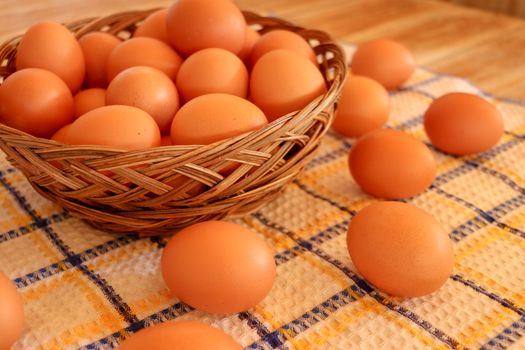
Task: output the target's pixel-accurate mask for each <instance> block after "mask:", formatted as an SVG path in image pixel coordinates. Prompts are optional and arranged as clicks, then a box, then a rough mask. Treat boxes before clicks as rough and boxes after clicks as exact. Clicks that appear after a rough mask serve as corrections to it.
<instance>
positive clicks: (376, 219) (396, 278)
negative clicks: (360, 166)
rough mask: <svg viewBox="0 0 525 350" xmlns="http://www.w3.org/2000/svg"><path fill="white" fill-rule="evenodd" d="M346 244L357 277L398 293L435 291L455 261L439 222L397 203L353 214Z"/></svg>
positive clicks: (383, 203)
mask: <svg viewBox="0 0 525 350" xmlns="http://www.w3.org/2000/svg"><path fill="white" fill-rule="evenodd" d="M347 246H348V252H349V253H350V257H351V258H352V262H353V263H354V265H355V267H356V268H357V271H359V273H360V274H361V275H363V276H364V277H365V278H366V279H367V280H368V281H370V283H372V284H373V285H374V286H376V287H377V288H378V289H380V290H381V291H383V292H385V293H388V294H390V295H394V296H399V297H418V296H423V295H427V294H430V293H432V292H434V291H436V290H437V289H439V288H440V287H441V286H442V285H443V284H444V283H445V282H446V281H447V279H448V278H449V276H450V274H451V273H452V268H453V265H454V254H453V250H452V242H451V240H450V239H449V237H448V234H447V232H446V231H445V230H444V229H443V227H442V226H441V224H440V223H439V222H438V221H437V220H436V219H434V218H433V217H432V216H431V215H430V214H428V213H427V212H425V211H424V210H422V209H419V208H417V207H415V206H413V205H410V204H406V203H401V202H378V203H374V204H372V205H370V206H368V207H366V208H365V209H363V210H361V211H360V212H359V213H357V215H356V216H355V217H354V218H353V219H352V221H351V222H350V226H349V228H348V234H347Z"/></svg>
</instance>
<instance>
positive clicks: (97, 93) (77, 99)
mask: <svg viewBox="0 0 525 350" xmlns="http://www.w3.org/2000/svg"><path fill="white" fill-rule="evenodd" d="M73 103H74V113H73V116H74V118H75V119H78V118H79V117H80V116H81V115H84V114H86V113H87V112H89V111H92V110H94V109H96V108H99V107H103V106H105V105H106V89H100V88H93V89H86V90H82V91H80V92H79V93H77V94H76V95H75V96H74V97H73Z"/></svg>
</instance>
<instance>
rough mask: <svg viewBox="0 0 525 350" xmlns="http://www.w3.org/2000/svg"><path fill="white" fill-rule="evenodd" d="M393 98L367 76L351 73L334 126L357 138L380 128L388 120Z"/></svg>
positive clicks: (338, 106)
mask: <svg viewBox="0 0 525 350" xmlns="http://www.w3.org/2000/svg"><path fill="white" fill-rule="evenodd" d="M389 113H390V97H389V96H388V92H387V91H386V90H385V88H384V87H383V86H382V85H381V84H379V83H378V82H376V81H375V80H372V79H370V78H367V77H360V76H355V75H354V76H349V77H348V78H347V79H346V82H345V84H344V86H343V91H342V93H341V97H340V98H339V102H338V105H337V110H336V112H335V119H334V122H333V124H332V128H333V129H334V130H336V131H337V132H339V133H340V134H341V135H344V136H346V137H358V136H362V135H364V134H366V133H367V132H369V131H372V130H375V129H379V128H381V127H382V126H383V125H384V124H385V123H386V121H387V120H388V115H389Z"/></svg>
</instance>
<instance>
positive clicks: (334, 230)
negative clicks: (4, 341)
mask: <svg viewBox="0 0 525 350" xmlns="http://www.w3.org/2000/svg"><path fill="white" fill-rule="evenodd" d="M348 222H349V221H348V220H344V221H342V222H340V223H337V224H335V225H333V226H330V227H328V228H327V229H325V230H323V231H321V232H319V233H318V234H317V235H314V236H312V237H310V238H309V239H308V240H307V241H302V242H300V243H298V244H297V245H296V246H294V247H292V248H290V249H286V250H285V251H283V252H279V253H278V254H276V255H275V256H274V259H275V263H276V265H277V266H278V265H281V264H284V263H285V262H287V261H289V260H291V259H293V258H294V257H296V256H297V255H299V254H300V253H304V252H305V251H308V250H309V249H311V247H312V243H317V244H320V243H323V242H326V241H327V240H330V239H332V238H335V237H337V236H339V235H341V234H343V233H346V227H347V226H348ZM356 288H357V287H356ZM356 292H359V290H358V289H356ZM174 307H185V308H187V310H188V311H189V310H192V309H191V307H189V306H187V305H186V304H183V303H178V304H175V306H174ZM161 312H163V311H161ZM172 315H173V316H174V317H173V318H169V317H168V316H165V317H166V319H167V320H173V319H174V318H176V317H178V316H181V315H182V314H178V313H174V314H172ZM154 316H155V315H153V316H150V317H154ZM238 317H239V318H240V319H241V320H245V321H246V323H247V324H248V325H249V326H250V327H252V328H253V329H255V331H256V332H257V334H259V336H260V337H261V338H262V337H265V336H266V335H268V334H269V333H270V331H269V330H268V328H266V326H264V324H263V323H262V322H261V321H260V320H259V319H257V317H256V316H255V315H253V314H251V313H249V312H247V311H246V312H241V313H240V314H238ZM146 320H147V319H144V320H140V321H138V322H137V323H136V324H135V325H134V326H133V327H132V326H130V327H131V328H130V327H128V328H124V329H122V330H120V331H118V332H115V333H113V334H112V335H109V336H107V337H105V338H102V339H100V340H97V341H96V342H94V343H92V344H90V345H88V346H86V347H85V348H86V349H95V347H93V346H95V344H99V343H100V342H102V341H103V342H104V344H108V342H109V341H110V338H112V337H116V336H118V335H119V334H121V333H122V332H128V333H133V332H136V331H138V330H140V329H142V328H143V327H144V326H145V325H146V323H147V322H146ZM145 322H146V323H145Z"/></svg>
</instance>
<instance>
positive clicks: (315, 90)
mask: <svg viewBox="0 0 525 350" xmlns="http://www.w3.org/2000/svg"><path fill="white" fill-rule="evenodd" d="M324 93H326V85H325V82H324V79H323V76H322V74H321V72H320V71H319V69H318V68H317V67H316V66H315V65H314V64H313V63H312V62H311V61H310V60H308V59H307V58H306V57H304V56H302V55H300V54H298V53H296V52H294V51H290V50H281V49H279V50H273V51H271V52H268V53H267V54H266V55H264V56H263V57H261V58H260V59H259V60H258V61H257V63H256V64H255V66H254V67H253V69H252V75H251V79H250V100H251V101H252V102H254V103H255V104H256V105H257V106H258V107H259V108H261V109H262V110H263V112H264V113H265V114H266V117H267V118H268V120H269V121H273V120H275V119H277V118H279V117H281V116H283V115H285V114H288V113H291V112H294V111H297V110H299V109H301V108H303V107H305V106H306V105H307V104H308V103H310V102H311V101H313V100H314V99H315V98H316V97H319V96H320V95H322V94H324Z"/></svg>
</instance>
